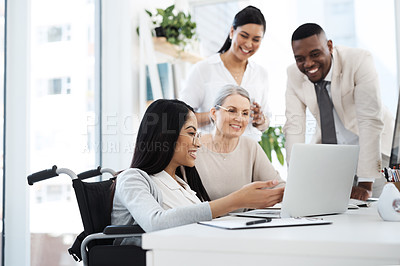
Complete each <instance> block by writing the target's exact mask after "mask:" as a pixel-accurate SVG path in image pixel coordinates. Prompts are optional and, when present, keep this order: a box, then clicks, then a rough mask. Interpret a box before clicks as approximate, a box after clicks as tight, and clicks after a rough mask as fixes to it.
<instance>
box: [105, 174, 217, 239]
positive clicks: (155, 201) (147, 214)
mask: <svg viewBox="0 0 400 266" xmlns="http://www.w3.org/2000/svg"><path fill="white" fill-rule="evenodd" d="M162 202H163V199H162V193H161V191H160V190H159V189H158V188H157V185H156V184H155V183H154V181H153V180H152V178H151V176H149V175H148V174H147V173H146V172H144V171H142V170H140V169H137V168H130V169H127V170H125V171H123V172H122V173H121V174H119V175H118V177H117V185H116V189H115V195H114V202H113V210H112V213H111V224H113V225H118V224H119V225H130V224H139V225H140V226H141V227H142V228H143V230H144V231H145V232H152V231H156V230H161V229H166V228H171V227H175V226H180V225H185V224H190V223H195V222H199V221H208V220H211V219H212V213H211V208H210V204H209V203H208V202H202V203H200V204H193V205H191V206H185V207H179V208H173V209H168V210H165V209H163V208H162Z"/></svg>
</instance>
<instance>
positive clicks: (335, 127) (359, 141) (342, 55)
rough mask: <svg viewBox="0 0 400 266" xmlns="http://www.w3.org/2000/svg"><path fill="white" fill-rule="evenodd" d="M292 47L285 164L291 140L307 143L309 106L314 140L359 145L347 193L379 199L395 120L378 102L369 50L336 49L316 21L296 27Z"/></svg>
mask: <svg viewBox="0 0 400 266" xmlns="http://www.w3.org/2000/svg"><path fill="white" fill-rule="evenodd" d="M292 49H293V54H294V58H295V61H296V63H295V64H293V65H292V66H290V67H289V68H288V70H287V74H288V80H287V90H286V124H285V126H284V132H285V136H286V151H287V161H288V163H289V160H290V152H291V148H292V146H293V144H294V143H304V142H305V131H306V108H308V109H309V111H310V112H311V114H312V115H313V116H314V117H315V119H316V122H317V126H316V131H315V134H314V136H313V139H312V143H324V144H352V145H359V146H360V153H359V159H358V168H357V178H358V181H356V183H355V186H354V187H353V189H352V193H351V197H352V198H355V199H361V200H366V199H367V198H368V197H371V196H372V195H374V196H376V197H379V195H380V192H381V190H382V186H383V184H384V182H383V180H384V179H383V176H382V174H381V170H382V164H383V166H387V164H388V161H389V155H390V147H391V142H392V134H393V125H394V121H393V118H392V116H391V115H390V113H389V112H388V111H387V109H386V108H384V106H383V105H382V102H381V97H380V90H379V82H378V75H377V72H376V70H375V67H374V63H373V58H372V56H371V54H370V53H369V52H367V51H365V50H361V49H356V48H348V47H340V46H338V47H336V46H335V47H334V46H333V43H332V41H331V40H328V39H327V37H326V35H325V32H324V30H323V29H322V28H321V27H320V26H319V25H317V24H314V23H306V24H303V25H301V26H300V27H298V28H297V29H296V30H295V31H294V33H293V35H292ZM382 159H383V163H382ZM321 174H323V173H321ZM374 182H375V184H374V186H373V183H374ZM372 187H373V189H372ZM328 189H329V188H328ZM372 191H374V194H372Z"/></svg>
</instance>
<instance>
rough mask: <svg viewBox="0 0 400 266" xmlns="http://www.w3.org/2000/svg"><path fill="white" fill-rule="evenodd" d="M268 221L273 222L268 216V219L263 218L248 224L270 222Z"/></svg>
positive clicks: (247, 223)
mask: <svg viewBox="0 0 400 266" xmlns="http://www.w3.org/2000/svg"><path fill="white" fill-rule="evenodd" d="M268 222H271V218H266V219H262V220H256V221H250V222H246V225H253V224H262V223H268Z"/></svg>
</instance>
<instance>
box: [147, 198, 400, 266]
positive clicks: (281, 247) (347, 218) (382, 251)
mask: <svg viewBox="0 0 400 266" xmlns="http://www.w3.org/2000/svg"><path fill="white" fill-rule="evenodd" d="M324 219H325V220H330V221H333V224H330V225H316V226H301V227H284V228H263V229H246V230H233V231H232V230H225V229H219V228H213V227H209V226H204V225H199V224H191V225H185V226H181V227H176V228H171V229H167V230H162V231H158V232H154V233H149V234H145V235H143V248H145V249H148V250H149V252H147V265H149V266H166V265H173V266H180V265H182V266H188V265H190V266H205V265H207V266H211V265H222V266H224V265H362V266H366V265H400V222H384V221H383V220H381V218H380V217H379V215H378V212H377V210H376V203H375V204H374V206H372V207H370V208H362V209H359V210H348V211H347V212H346V213H345V214H341V215H331V216H325V217H324Z"/></svg>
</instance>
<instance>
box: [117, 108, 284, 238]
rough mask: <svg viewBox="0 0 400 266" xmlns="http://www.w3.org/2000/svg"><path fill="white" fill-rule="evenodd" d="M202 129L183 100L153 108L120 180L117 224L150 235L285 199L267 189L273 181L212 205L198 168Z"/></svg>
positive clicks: (149, 109) (145, 118) (280, 194)
mask: <svg viewBox="0 0 400 266" xmlns="http://www.w3.org/2000/svg"><path fill="white" fill-rule="evenodd" d="M197 127H198V125H197V120H196V116H195V115H194V112H193V109H192V108H191V107H190V106H188V105H187V104H185V103H183V102H181V101H179V100H157V101H155V102H153V103H152V104H151V105H150V106H149V107H148V109H147V110H146V113H145V114H144V117H143V120H142V122H141V124H140V128H139V132H138V135H137V140H136V146H135V151H134V155H133V159H132V163H131V166H130V168H129V169H127V170H125V171H123V172H121V173H120V174H119V175H118V176H117V179H116V188H115V194H114V202H113V210H112V214H111V222H112V224H126V225H129V224H139V225H140V226H141V227H142V228H143V230H144V231H146V232H151V231H155V230H161V229H165V228H170V227H174V226H179V225H184V224H189V223H195V222H198V221H205V220H211V219H212V218H214V217H218V216H221V215H224V214H226V213H228V212H231V211H233V210H235V209H238V208H246V207H247V208H264V207H267V206H272V205H274V204H276V203H277V202H280V201H281V200H282V197H283V189H265V188H270V187H273V186H275V185H276V184H277V183H278V182H277V181H275V180H270V181H264V182H254V183H251V184H248V185H246V186H244V187H242V188H241V189H239V190H237V191H235V192H233V193H231V194H229V195H227V196H226V197H223V198H220V199H216V200H213V201H209V197H208V195H207V193H206V191H205V190H204V187H203V185H202V183H201V181H200V178H199V176H198V174H197V171H196V168H195V167H194V164H195V159H196V157H197V150H198V148H199V147H200V142H199V134H198V132H197ZM184 178H186V179H187V180H190V183H191V184H193V187H189V185H188V184H187V183H186V182H185V181H184V180H183V179H184ZM192 189H194V190H195V191H196V192H197V193H196V192H194V191H193V190H192Z"/></svg>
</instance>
